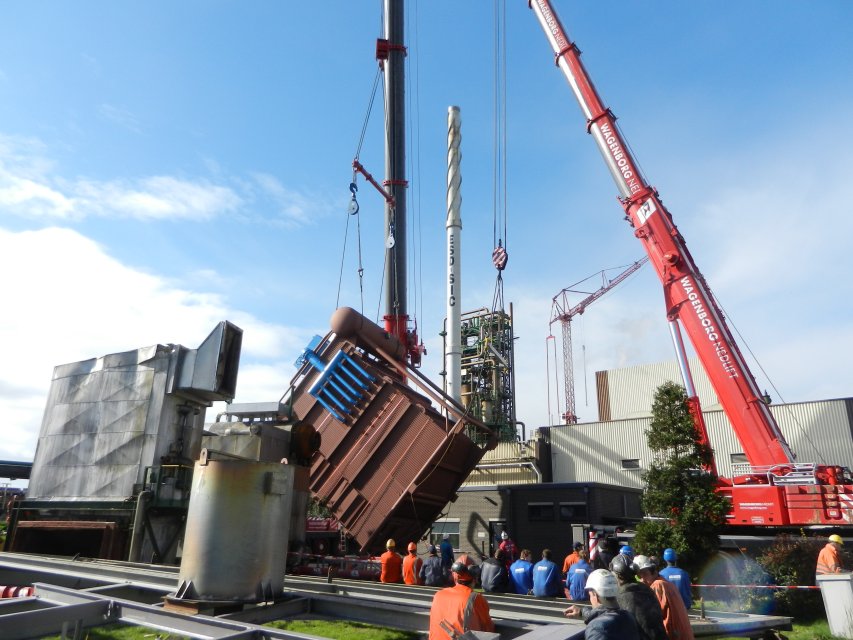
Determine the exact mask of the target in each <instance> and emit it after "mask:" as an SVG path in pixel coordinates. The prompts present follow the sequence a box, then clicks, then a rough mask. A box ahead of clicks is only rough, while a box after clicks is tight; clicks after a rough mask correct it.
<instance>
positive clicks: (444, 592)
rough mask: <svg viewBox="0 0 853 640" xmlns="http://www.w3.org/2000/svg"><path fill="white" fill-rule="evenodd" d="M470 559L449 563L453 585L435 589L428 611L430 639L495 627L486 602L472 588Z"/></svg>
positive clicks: (444, 638) (445, 637)
mask: <svg viewBox="0 0 853 640" xmlns="http://www.w3.org/2000/svg"><path fill="white" fill-rule="evenodd" d="M471 564H472V562H471V560H470V558H466V559H464V560H462V561H459V560H457V561H456V562H454V563H453V565H452V566H451V567H450V572H451V575H452V576H453V579H454V580H455V581H456V586H453V587H446V588H444V589H440V590H439V591H436V592H435V596H433V599H432V607H431V608H430V612H429V640H450V639H452V638H454V637H456V636H457V634H458V635H462V634H463V633H465V632H466V631H494V630H495V624H494V622H492V617H491V616H490V615H489V603H488V602H487V601H486V599H485V598H484V597H483V594H482V593H478V592H477V591H474V580H475V577H474V574H473V573H472V571H471Z"/></svg>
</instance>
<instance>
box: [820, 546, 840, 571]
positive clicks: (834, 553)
mask: <svg viewBox="0 0 853 640" xmlns="http://www.w3.org/2000/svg"><path fill="white" fill-rule="evenodd" d="M815 573H817V574H818V575H822V574H826V573H841V559H840V558H839V557H838V549H836V548H835V545H834V544H832V543H831V542H827V543H826V546H825V547H824V548H823V549H821V550H820V553H819V554H818V556H817V568H816V569H815Z"/></svg>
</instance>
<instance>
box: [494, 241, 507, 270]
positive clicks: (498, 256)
mask: <svg viewBox="0 0 853 640" xmlns="http://www.w3.org/2000/svg"><path fill="white" fill-rule="evenodd" d="M508 260H509V255H508V254H507V252H506V249H504V248H503V247H502V246H500V245H498V247H496V248H495V250H494V251H492V264H494V265H495V269H497V270H498V271H503V270H504V269H506V263H507V261H508Z"/></svg>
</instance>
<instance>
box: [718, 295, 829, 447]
mask: <svg viewBox="0 0 853 640" xmlns="http://www.w3.org/2000/svg"><path fill="white" fill-rule="evenodd" d="M706 284H707V283H706ZM708 290H709V292H710V293H711V296H712V297H713V299H714V301H715V302H716V304H717V306H718V307H720V311H722V312H723V316H724V317H725V318H727V319H728V324H729V325H731V327H732V329H733V330H734V332H735V333H736V334H737V336H738V338H740V343H741V344H743V345H744V347H745V348H746V351H747V352H748V353H749V355H750V357H751V358H752V359H753V361H754V362H755V364H756V365H757V366H758V368H759V370H760V371H761V373H762V374H764V377H765V378H767V382H768V383H769V384H770V388H771V389H773V391H774V392H775V393H776V395H777V396H779V400H781V401H782V406H785V405H786V402H785V398H783V397H782V394H781V393H780V391H779V389H777V388H776V385H775V384H774V382H773V379H772V378H771V377H770V376H769V374H768V373H767V372H766V371H765V370H764V367H763V366H762V364H761V362H760V361H759V360H758V357H757V356H756V355H755V353H753V351H752V349H751V348H750V347H749V343H748V342H747V341H746V340H745V339H744V337H743V335H742V334H741V332H740V330H739V329H738V328H737V325H735V323H734V320H732V317H731V316H730V315H729V313H728V312H727V311H726V309H725V307H723V305H722V303H721V302H720V299H719V298H718V297H717V295H716V294H715V293H713V292H712V291H710V287H708ZM756 384H758V383H757V382H756ZM785 410H786V412H787V413H788V415H789V416H790V417H791V420H792V421H793V423H794V425H795V426H796V427H797V429H798V430H799V431H800V433H801V434H802V436H803V438H804V439H805V441H806V442H808V443H809V445H810V446H811V448H812V449H814V452H815V455H816V456H817V458H818V460H819V461H820V462H821V463H822V464H827V462H826V458H824V456H823V455H822V454H821V452H820V449H818V447H817V445H816V444H815V443H814V440H812V438H811V436H809V433H808V431H806V429H805V427H804V426H803V425H802V423H801V422H800V421H799V420H798V419H797V414H796V413H794V412H793V411H792V410H791V409H790V408H787V407H786V408H785ZM781 428H782V427H781V426H780V427H779V429H780V430H781ZM783 435H784V434H783Z"/></svg>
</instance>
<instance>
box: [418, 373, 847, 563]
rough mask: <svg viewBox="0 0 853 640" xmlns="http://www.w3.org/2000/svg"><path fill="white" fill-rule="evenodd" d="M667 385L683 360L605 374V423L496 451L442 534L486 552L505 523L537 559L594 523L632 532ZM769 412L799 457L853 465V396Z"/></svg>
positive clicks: (713, 410) (708, 408) (717, 445)
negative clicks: (655, 410)
mask: <svg viewBox="0 0 853 640" xmlns="http://www.w3.org/2000/svg"><path fill="white" fill-rule="evenodd" d="M691 365H692V370H693V375H694V383H695V386H696V390H697V394H698V396H699V398H700V401H701V403H702V407H703V414H704V417H705V422H706V425H707V428H708V432H709V436H710V440H711V446H712V447H713V449H714V455H715V459H716V462H717V468H718V471H719V474H720V475H722V476H727V477H731V476H732V475H736V474H737V473H738V465H746V464H747V461H746V459H745V456H744V453H743V451H742V448H741V445H740V443H739V441H738V440H737V438H736V437H735V432H734V430H733V429H732V427H731V425H730V424H729V421H728V419H727V417H726V415H725V413H724V412H723V410H722V408H721V407H720V404H719V401H718V400H717V397H716V394H715V393H714V391H713V388H712V387H711V384H710V382H709V381H708V379H707V377H706V376H705V373H704V370H703V369H702V367H701V366H700V364H699V363H698V361H691ZM666 381H675V382H678V383H680V382H681V379H680V374H679V370H678V366H677V363H676V362H674V361H673V362H663V363H656V364H648V365H639V366H634V367H627V368H621V369H614V370H608V371H599V372H597V373H596V391H597V397H598V407H599V421H597V422H588V423H580V424H570V425H554V426H550V427H542V428H540V429H538V430H537V431H536V433H535V435H534V438H533V439H531V440H530V441H528V442H525V443H502V444H501V445H499V446H498V447H497V448H496V449H495V450H493V451H490V452H488V453H487V454H486V455H485V456H484V457H483V460H482V461H481V463H480V464H479V465H478V466H477V468H476V469H475V471H474V472H473V473H472V474H471V475H470V476H469V478H468V480H467V481H466V483H465V484H464V485H463V486H462V487H461V488H460V490H459V492H458V498H457V500H456V501H455V502H452V503H449V504H448V505H447V507H446V508H445V512H444V513H445V517H444V518H443V519H442V520H441V521H439V522H437V523H436V525H435V528H434V529H433V533H432V536H433V538H434V539H438V538H440V537H441V534H443V533H444V532H448V533H450V535H451V540H452V541H453V542H454V546H455V548H457V549H459V550H460V551H464V552H475V553H482V554H483V555H485V554H487V553H489V550H490V548H491V547H490V541H491V542H492V544H494V542H493V541H494V538H495V535H494V534H495V531H497V533H498V534H500V531H501V528H503V527H506V529H507V531H509V532H511V533H512V535H513V536H514V538H515V541H516V543H517V544H519V545H520V546H522V547H526V548H530V549H531V550H532V551H533V553H534V557H536V555H537V554H538V552H539V551H540V550H541V549H543V548H546V547H547V548H551V549H552V550H554V551H555V554H556V555H559V554H560V553H562V552H563V551H568V549H569V548H570V547H571V543H572V541H573V540H580V539H583V538H585V537H586V533H587V530H588V529H589V528H597V529H598V530H604V531H605V532H607V531H615V530H616V529H622V528H624V529H628V528H631V527H632V526H633V525H634V524H635V523H636V522H637V521H638V520H639V519H640V518H642V510H641V508H640V496H641V495H642V488H643V480H642V476H643V472H644V471H646V470H648V468H649V465H650V464H651V462H652V459H653V456H652V452H651V451H650V449H649V447H648V444H647V440H646V431H647V430H648V429H649V426H650V422H651V405H652V398H653V397H654V393H655V390H656V389H657V387H658V386H660V385H661V384H663V383H664V382H666ZM770 411H771V413H772V414H773V416H774V418H775V419H776V421H777V422H778V423H779V426H780V428H781V430H782V433H783V435H784V436H785V439H786V440H787V441H788V443H789V444H790V445H791V448H792V449H793V450H794V451H795V452H796V453H797V455H798V461H799V462H815V463H826V462H827V461H830V460H831V461H832V462H833V463H834V464H840V465H842V466H847V467H849V468H853V398H840V399H833V400H819V401H811V402H797V403H789V404H771V405H770ZM457 540H458V545H457V544H456V542H457Z"/></svg>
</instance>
